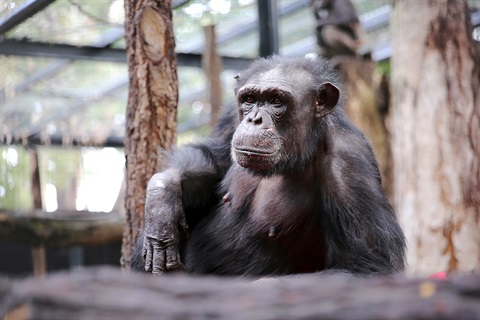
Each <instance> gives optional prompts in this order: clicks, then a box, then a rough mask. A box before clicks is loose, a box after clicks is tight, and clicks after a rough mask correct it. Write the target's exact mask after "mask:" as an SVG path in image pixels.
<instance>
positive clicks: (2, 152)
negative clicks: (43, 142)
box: [0, 146, 33, 210]
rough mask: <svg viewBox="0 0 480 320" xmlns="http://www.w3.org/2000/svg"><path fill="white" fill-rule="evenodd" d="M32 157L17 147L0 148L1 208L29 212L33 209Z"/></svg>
mask: <svg viewBox="0 0 480 320" xmlns="http://www.w3.org/2000/svg"><path fill="white" fill-rule="evenodd" d="M30 163H31V161H30V156H29V154H28V152H27V151H26V150H25V149H23V148H19V147H16V146H0V208H2V209H8V210H29V209H31V208H32V207H33V197H32V187H31V182H30Z"/></svg>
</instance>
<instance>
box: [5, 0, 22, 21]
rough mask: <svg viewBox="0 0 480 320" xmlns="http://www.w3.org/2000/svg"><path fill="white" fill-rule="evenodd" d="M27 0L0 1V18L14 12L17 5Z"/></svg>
mask: <svg viewBox="0 0 480 320" xmlns="http://www.w3.org/2000/svg"><path fill="white" fill-rule="evenodd" d="M26 1H27V0H5V1H2V2H0V19H2V18H4V17H6V16H8V15H9V14H11V13H12V12H14V11H15V10H16V9H17V8H18V7H19V6H21V5H22V4H23V3H25V2H26Z"/></svg>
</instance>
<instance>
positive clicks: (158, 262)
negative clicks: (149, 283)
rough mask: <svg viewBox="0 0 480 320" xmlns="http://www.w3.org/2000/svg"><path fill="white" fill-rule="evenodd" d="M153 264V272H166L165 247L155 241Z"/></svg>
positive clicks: (156, 273) (157, 273)
mask: <svg viewBox="0 0 480 320" xmlns="http://www.w3.org/2000/svg"><path fill="white" fill-rule="evenodd" d="M152 247H153V266H152V269H153V270H152V273H153V274H155V275H160V274H162V273H163V272H165V249H164V248H163V247H162V246H160V244H159V243H158V242H157V241H155V242H154V243H153V246H152Z"/></svg>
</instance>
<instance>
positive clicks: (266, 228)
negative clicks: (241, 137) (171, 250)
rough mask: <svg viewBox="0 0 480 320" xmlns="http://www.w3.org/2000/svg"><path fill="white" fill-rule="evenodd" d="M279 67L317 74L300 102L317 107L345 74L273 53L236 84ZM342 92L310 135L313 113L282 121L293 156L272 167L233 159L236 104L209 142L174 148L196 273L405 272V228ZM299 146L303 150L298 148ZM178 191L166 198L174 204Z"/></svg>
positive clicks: (187, 247) (137, 262) (183, 249)
mask: <svg viewBox="0 0 480 320" xmlns="http://www.w3.org/2000/svg"><path fill="white" fill-rule="evenodd" d="M272 69H281V70H284V71H285V72H286V74H289V73H291V72H295V70H299V69H302V70H306V71H308V73H310V74H311V75H312V76H313V79H314V80H313V83H311V82H308V83H305V86H306V87H308V88H306V89H307V91H306V92H308V94H306V95H305V96H298V95H297V96H296V100H298V101H301V102H302V103H303V105H297V106H295V108H307V107H312V108H313V107H314V106H315V99H319V98H318V94H317V93H316V92H315V90H318V88H319V86H320V85H321V84H322V83H326V82H330V83H333V84H334V85H336V86H338V80H337V75H336V73H335V72H334V71H333V70H332V69H331V68H330V67H329V66H328V64H327V63H326V62H325V61H323V60H310V59H283V58H280V57H273V58H270V59H262V60H258V61H256V62H255V63H253V65H252V66H251V67H250V68H249V69H248V70H246V71H245V72H244V73H243V74H241V75H240V77H239V79H238V80H237V89H236V92H237V91H238V90H239V89H240V88H242V87H243V86H244V85H245V84H248V83H249V81H251V79H253V78H254V77H257V76H259V75H261V74H264V73H265V72H268V71H269V70H272ZM342 100H343V97H342V95H341V98H340V101H339V103H338V105H337V107H336V108H335V109H334V110H333V112H331V113H329V114H327V115H325V116H322V117H320V118H316V119H315V120H312V121H315V122H314V125H313V127H312V129H311V131H309V133H310V134H309V135H308V139H305V140H304V141H290V140H292V137H301V136H302V133H301V132H300V131H301V130H302V129H301V128H302V126H308V125H307V124H306V123H307V122H308V121H310V120H304V119H298V118H295V116H294V113H292V111H289V113H288V114H286V115H285V116H284V117H283V118H282V119H280V120H278V121H275V127H276V135H278V136H281V137H282V138H283V139H284V144H285V145H284V148H285V149H286V150H284V151H285V154H288V152H291V154H289V155H288V158H284V159H281V160H280V161H279V162H278V163H277V164H276V165H274V166H273V167H271V168H269V169H268V170H263V171H256V170H252V169H250V168H243V167H241V166H239V165H238V164H237V163H235V162H232V159H231V155H230V152H231V151H230V148H231V141H232V136H233V134H234V132H235V130H236V128H237V127H239V124H240V122H241V121H243V118H244V117H246V116H248V115H243V114H242V112H241V111H240V112H239V111H237V110H236V109H234V108H228V109H227V110H226V112H225V114H224V116H223V117H222V118H221V119H220V121H219V123H218V125H217V126H216V128H215V129H214V131H213V133H212V135H211V137H210V138H208V139H207V140H206V141H204V142H203V143H199V144H195V145H190V146H186V147H182V148H180V149H178V150H177V151H175V152H174V153H173V154H172V155H171V165H170V166H171V167H170V168H175V169H178V170H179V171H180V172H181V192H182V202H183V208H184V211H185V214H186V220H187V224H188V227H189V229H190V237H189V239H188V241H183V240H181V241H180V242H181V243H180V256H181V258H182V262H183V263H184V264H185V267H186V270H187V271H188V272H192V273H213V274H222V275H251V276H266V275H286V274H296V273H307V272H318V271H322V270H337V269H338V270H343V271H346V272H349V273H353V274H392V273H394V272H398V271H401V270H403V268H404V251H405V241H404V236H403V233H402V231H401V229H400V227H399V225H398V223H397V221H396V218H395V214H394V212H393V210H392V208H391V206H390V204H389V202H388V200H387V198H386V196H385V194H384V192H383V190H382V188H381V181H380V174H379V171H378V168H377V163H376V160H375V157H374V155H373V152H372V150H371V147H370V146H369V144H368V142H367V141H366V140H365V138H364V136H363V135H362V133H361V132H360V131H359V130H358V129H356V128H355V127H354V126H353V125H352V124H351V123H350V122H349V121H348V120H347V118H346V117H345V115H344V113H343V110H342V105H343V102H342ZM298 101H297V103H298ZM238 103H239V104H241V103H242V102H241V101H239V102H238ZM291 108H293V106H291ZM294 145H295V146H294ZM298 147H299V148H300V150H302V152H301V154H294V153H295V152H293V151H292V150H293V149H294V148H298ZM166 190H167V191H168V190H169V187H168V185H167V188H166ZM169 199H170V198H168V197H166V200H162V201H163V202H160V205H163V204H165V206H166V207H169V206H170V204H169V203H168V202H169V201H170V200H169ZM222 199H223V201H222ZM172 201H174V200H172ZM147 210H150V209H147ZM148 216H149V213H148V212H146V230H154V231H155V232H157V233H159V232H160V230H159V228H157V227H152V225H154V224H155V223H156V220H148V219H147V217H148ZM167 220H168V219H167ZM162 221H163V220H162ZM147 224H149V225H148V226H150V227H151V228H150V229H148V228H147ZM149 232H150V234H152V233H151V231H149ZM153 235H155V233H153ZM151 238H152V236H151V235H150V239H151ZM141 242H142V241H139V246H138V247H137V249H136V250H135V254H134V258H133V260H134V264H133V265H132V267H133V268H134V269H137V270H143V269H144V262H143V259H142V257H141V256H142V254H141ZM167 269H168V268H167Z"/></svg>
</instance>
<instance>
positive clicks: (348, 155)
mask: <svg viewBox="0 0 480 320" xmlns="http://www.w3.org/2000/svg"><path fill="white" fill-rule="evenodd" d="M335 123H336V126H335V129H334V130H333V131H332V133H331V134H332V137H331V139H329V140H330V141H331V145H330V146H329V147H330V148H329V150H331V151H330V153H329V154H328V155H327V159H328V160H327V161H326V162H325V168H324V169H325V176H324V178H323V181H324V184H323V188H322V189H323V190H324V192H323V195H322V196H323V207H324V209H323V212H324V219H323V221H324V223H325V239H326V241H327V243H326V247H327V250H328V252H327V268H332V269H344V270H348V271H350V272H352V273H354V274H391V273H394V272H399V271H402V270H403V268H404V266H405V263H404V259H405V257H404V252H405V239H404V236H403V232H402V230H401V228H400V226H399V224H398V222H397V221H396V217H395V213H394V212H393V209H392V207H391V205H390V203H389V201H388V199H387V197H386V195H385V193H384V191H383V189H382V187H381V179H380V173H379V170H378V167H377V163H376V160H375V157H374V155H373V151H372V150H371V148H370V146H369V145H368V143H367V141H366V140H365V138H364V137H363V135H362V134H361V133H360V132H359V131H358V130H357V129H355V128H353V127H352V126H351V125H350V124H348V123H347V122H346V121H344V120H343V119H342V117H340V118H337V119H336V120H335Z"/></svg>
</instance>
